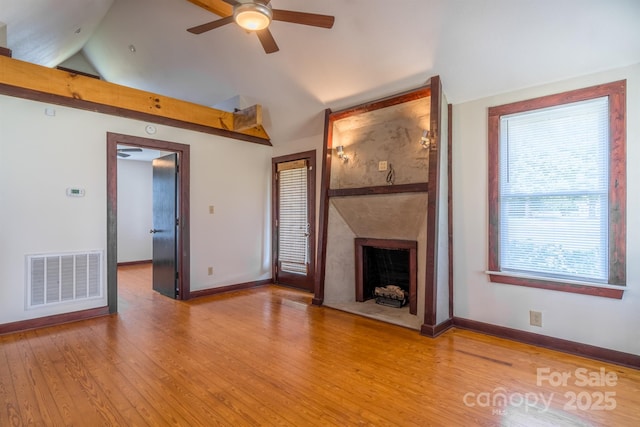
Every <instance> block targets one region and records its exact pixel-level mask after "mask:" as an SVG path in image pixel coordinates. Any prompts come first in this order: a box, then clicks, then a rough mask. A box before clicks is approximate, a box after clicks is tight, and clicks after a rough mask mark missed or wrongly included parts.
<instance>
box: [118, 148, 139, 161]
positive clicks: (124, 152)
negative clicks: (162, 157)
mask: <svg viewBox="0 0 640 427" xmlns="http://www.w3.org/2000/svg"><path fill="white" fill-rule="evenodd" d="M141 151H142V148H118V149H117V150H116V154H117V156H118V157H122V158H123V159H126V158H127V157H131V154H127V153H139V152H141Z"/></svg>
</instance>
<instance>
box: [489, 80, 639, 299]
mask: <svg viewBox="0 0 640 427" xmlns="http://www.w3.org/2000/svg"><path fill="white" fill-rule="evenodd" d="M625 94H626V82H625V81H620V82H614V83H610V84H605V85H600V86H595V87H591V88H586V89H580V90H575V91H571V92H566V93H562V94H557V95H551V96H546V97H542V98H537V99H533V100H528V101H523V102H517V103H513V104H508V105H502V106H498V107H492V108H490V109H489V270H490V271H489V276H490V278H491V281H493V282H499V283H507V284H514V285H522V286H531V287H538V288H546V289H553V290H560V291H566V292H575V293H583V294H590V295H599V296H605V297H611V298H621V297H622V292H623V291H622V288H621V285H624V284H625V281H626V265H625V262H626V261H625V258H626V209H625V207H626V200H625V199H626V185H625V179H626V172H625V171H626V151H625V150H626V149H625V145H626V143H625V136H626V135H625V134H626V130H625Z"/></svg>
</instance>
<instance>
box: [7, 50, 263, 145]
mask: <svg viewBox="0 0 640 427" xmlns="http://www.w3.org/2000/svg"><path fill="white" fill-rule="evenodd" d="M0 94H4V95H10V96H16V97H20V98H27V99H32V100H36V101H43V102H50V103H54V104H59V105H65V106H69V107H74V108H80V109H84V110H90V111H97V112H100V113H105V114H111V115H116V116H122V117H128V118H133V119H138V120H144V121H149V122H153V123H159V124H165V125H169V126H174V127H180V128H185V129H191V130H196V131H200V132H205V133H211V134H216V135H221V136H225V137H228V138H234V139H239V140H243V141H249V142H253V143H257V144H263V145H271V142H270V140H269V135H268V134H267V133H266V131H265V130H264V128H263V127H262V123H261V120H262V109H261V108H260V106H259V105H256V106H253V107H249V108H247V109H245V110H241V111H238V112H236V113H231V112H227V111H222V110H217V109H214V108H210V107H206V106H204V105H199V104H194V103H191V102H186V101H181V100H179V99H175V98H170V97H167V96H162V95H158V94H155V93H152V92H145V91H142V90H138V89H133V88H129V87H126V86H121V85H117V84H114V83H109V82H105V81H103V80H98V79H94V78H90V77H86V76H82V75H80V74H75V73H70V72H68V71H62V70H56V69H52V68H47V67H43V66H40V65H35V64H31V63H28V62H24V61H19V60H17V59H12V58H10V57H8V56H3V55H0Z"/></svg>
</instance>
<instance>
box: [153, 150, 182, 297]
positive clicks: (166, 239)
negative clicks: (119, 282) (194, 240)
mask: <svg viewBox="0 0 640 427" xmlns="http://www.w3.org/2000/svg"><path fill="white" fill-rule="evenodd" d="M177 164H178V155H177V154H175V153H174V154H169V155H167V156H164V157H159V158H157V159H154V160H153V229H152V230H151V233H153V290H155V291H157V292H160V293H161V294H162V295H166V296H168V297H171V298H176V296H177V292H176V290H177V286H176V285H177V271H178V268H177V267H178V266H177V262H176V252H177V251H176V249H177V247H176V242H177V230H178V227H177V221H178V216H177V193H176V190H177V180H178V173H177V172H178V168H177Z"/></svg>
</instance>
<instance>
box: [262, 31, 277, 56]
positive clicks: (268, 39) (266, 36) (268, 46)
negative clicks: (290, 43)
mask: <svg viewBox="0 0 640 427" xmlns="http://www.w3.org/2000/svg"><path fill="white" fill-rule="evenodd" d="M256 34H257V35H258V39H260V43H261V44H262V48H263V49H264V51H265V52H266V53H273V52H277V51H279V50H280V48H279V47H278V45H277V43H276V40H275V39H274V38H273V34H271V31H269V29H268V28H265V29H264V30H260V31H256Z"/></svg>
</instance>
